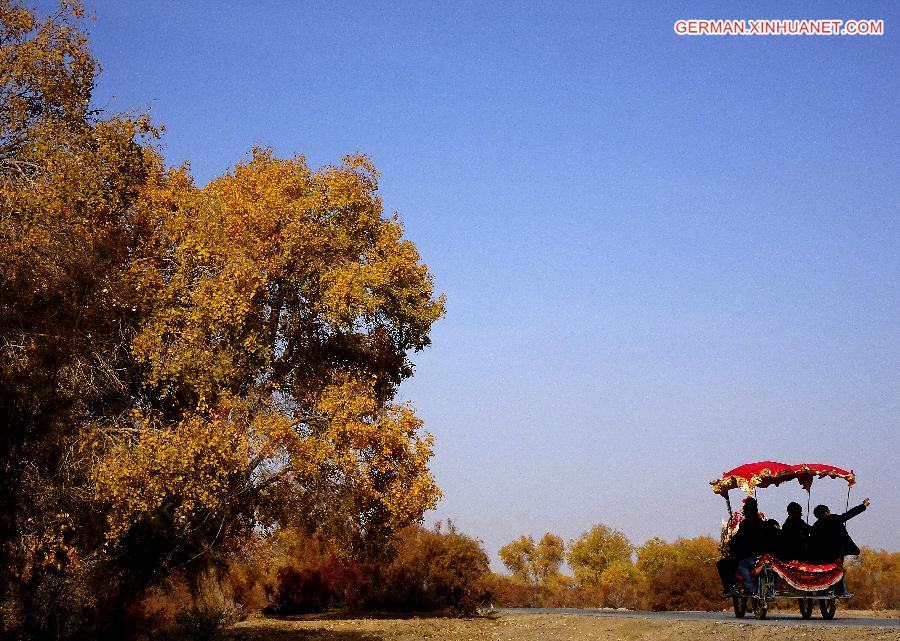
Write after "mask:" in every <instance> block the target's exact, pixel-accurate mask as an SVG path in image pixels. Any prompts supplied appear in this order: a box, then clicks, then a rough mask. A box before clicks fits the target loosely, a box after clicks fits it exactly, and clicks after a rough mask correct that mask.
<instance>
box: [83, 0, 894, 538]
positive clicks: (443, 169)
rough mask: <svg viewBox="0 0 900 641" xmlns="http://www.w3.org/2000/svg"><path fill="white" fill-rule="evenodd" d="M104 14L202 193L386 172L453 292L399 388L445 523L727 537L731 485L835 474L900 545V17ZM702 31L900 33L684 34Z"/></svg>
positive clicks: (115, 77)
mask: <svg viewBox="0 0 900 641" xmlns="http://www.w3.org/2000/svg"><path fill="white" fill-rule="evenodd" d="M88 7H89V8H90V9H91V10H92V11H93V12H94V13H95V15H96V22H94V23H93V24H92V26H91V33H92V43H93V48H94V51H95V54H96V55H97V57H98V58H99V59H100V61H101V63H102V65H103V74H102V76H101V77H100V80H99V82H98V87H97V92H96V100H97V103H98V104H99V105H100V106H103V107H105V108H107V109H109V110H112V111H117V110H128V109H148V108H149V109H150V112H151V114H152V115H153V117H154V118H155V119H156V120H157V121H158V122H160V123H163V124H164V125H165V126H166V133H165V136H164V140H163V148H164V151H165V154H166V158H167V160H168V161H169V162H170V163H172V164H178V163H181V162H183V161H185V160H190V162H191V164H192V167H193V171H194V174H195V176H196V177H197V179H198V181H199V182H201V183H205V182H206V181H208V180H209V179H211V178H213V177H215V176H216V175H219V174H221V173H222V172H224V171H226V170H227V169H228V168H229V167H230V166H232V165H233V164H234V163H235V162H238V161H240V160H241V159H242V158H244V157H245V155H246V152H247V151H248V149H249V148H250V147H251V146H253V145H255V144H263V145H268V146H272V147H274V148H275V149H276V151H277V152H278V153H280V154H283V155H293V154H295V153H302V154H305V155H306V156H307V157H308V158H309V161H310V162H311V164H313V165H320V164H324V163H328V162H335V161H337V160H339V158H340V157H341V156H342V155H343V154H346V153H350V152H355V151H362V152H365V153H367V154H369V155H370V156H371V157H372V158H373V160H374V161H375V163H376V165H377V166H378V167H379V168H380V169H381V171H382V174H383V177H382V181H381V193H382V196H383V198H384V201H385V204H386V207H387V208H388V210H389V211H393V210H396V211H398V212H399V213H400V216H401V219H402V220H403V222H404V224H405V225H406V229H407V234H408V236H409V237H410V238H411V239H412V240H413V241H414V242H415V243H416V244H417V245H418V247H419V249H420V251H421V253H422V256H423V258H424V260H425V261H426V262H427V263H428V264H429V265H430V266H431V268H432V270H433V273H434V276H435V280H436V283H437V286H438V288H439V289H440V291H442V292H444V293H446V295H447V299H448V304H447V310H448V311H447V316H446V318H445V319H444V320H442V321H441V322H439V323H438V324H437V325H436V326H435V328H434V331H433V334H432V338H433V346H432V347H431V348H430V349H429V350H428V351H426V352H424V353H422V354H419V355H417V356H416V357H415V360H416V363H417V373H416V376H415V378H414V379H412V380H411V381H409V382H408V383H405V384H404V386H403V387H402V390H401V391H402V395H403V396H404V397H405V398H409V399H411V400H412V401H413V402H414V403H415V405H416V406H417V408H418V410H419V413H420V414H421V416H422V417H423V418H425V420H426V421H427V425H428V428H429V429H430V430H431V431H432V432H433V433H434V434H435V436H436V438H437V454H436V457H435V460H434V464H433V469H434V471H435V474H436V475H437V478H438V481H439V483H440V485H441V486H442V488H443V489H444V492H445V495H446V497H445V499H444V501H443V503H442V504H441V507H440V508H439V509H438V510H437V512H436V513H434V514H432V515H430V516H429V519H430V520H433V519H435V518H446V517H450V518H453V519H454V520H455V521H456V522H457V524H458V525H459V526H460V528H461V529H462V530H464V531H466V532H469V533H471V534H474V535H476V536H478V537H480V538H482V539H483V540H484V542H485V545H486V547H487V548H488V550H489V551H490V552H491V553H493V552H495V551H496V549H497V548H499V547H500V546H501V545H502V544H504V543H505V542H507V541H509V540H511V539H513V538H515V537H517V536H519V535H521V534H523V533H531V534H534V535H535V536H540V535H541V534H543V532H545V531H547V530H550V531H554V532H556V533H559V534H561V535H563V536H564V537H566V538H570V537H573V536H575V535H577V534H578V533H579V532H580V531H583V530H586V529H588V528H589V527H590V526H591V525H593V524H594V523H597V522H603V523H606V524H607V525H610V526H613V527H617V528H619V529H621V530H623V531H624V532H625V533H626V534H628V536H629V537H630V538H631V539H632V541H634V542H636V543H640V542H642V541H643V540H645V539H646V538H648V537H650V536H653V535H660V536H663V537H665V538H669V539H672V538H675V537H677V536H696V535H698V534H715V533H717V531H718V525H719V519H720V518H721V517H722V515H723V513H724V502H723V501H722V500H721V499H720V498H718V497H716V496H715V495H713V494H712V492H711V491H710V490H709V487H708V485H707V482H708V481H709V480H710V479H712V478H714V477H716V476H718V475H719V474H720V473H721V472H722V471H724V470H726V469H729V468H731V467H734V466H736V465H739V464H741V463H744V462H749V461H753V460H759V459H775V460H783V461H785V462H802V461H821V462H828V463H832V464H836V465H841V466H844V467H850V468H854V469H855V470H856V471H857V473H858V474H859V477H860V483H859V487H858V489H857V490H855V491H854V498H855V499H859V500H861V499H862V498H864V496H871V497H872V500H873V505H872V508H871V509H870V511H869V512H867V513H866V514H865V515H863V516H861V517H859V518H858V519H857V520H856V522H855V523H853V527H852V528H851V530H852V533H853V534H854V536H855V537H856V538H857V540H858V542H860V543H861V544H867V545H873V546H876V547H886V548H889V549H893V550H900V534H898V532H900V517H898V516H897V515H898V514H900V497H898V494H897V492H896V491H894V488H895V486H896V483H897V481H896V477H895V474H896V470H895V468H896V466H897V463H898V454H897V452H898V451H900V215H898V213H900V212H898V205H900V181H898V176H900V127H898V122H900V80H898V78H900V74H898V62H900V40H898V35H897V29H898V28H900V9H898V5H897V4H895V3H887V2H885V3H862V2H860V3H853V4H849V5H839V4H833V3H826V2H822V3H816V4H815V6H812V5H809V4H806V3H785V2H778V3H767V2H753V3H728V4H727V5H723V4H722V3H718V2H717V3H707V4H703V3H691V4H690V5H689V7H690V8H689V9H682V8H679V7H678V6H677V5H676V4H672V5H670V6H664V5H663V4H662V3H624V2H622V3H599V2H586V3H537V2H530V3H478V2H452V3H450V2H444V3H435V4H430V3H421V2H409V3H397V4H393V5H390V6H389V5H388V4H387V3H384V4H383V6H378V4H377V3H349V2H348V3H332V2H311V3H305V2H199V1H198V2H190V3H186V2H121V1H116V2H113V1H111V0H89V2H88ZM679 18H747V19H752V18H842V19H851V18H881V19H884V20H885V31H886V35H884V36H883V37H869V38H859V37H857V38H851V37H834V38H800V37H797V38H787V37H782V38H776V37H770V38H745V39H742V38H686V37H679V36H677V35H675V33H674V31H673V23H674V22H675V20H677V19H679ZM839 485H840V484H839V482H837V481H828V480H826V481H822V482H819V483H818V484H817V485H816V487H815V488H814V494H813V503H814V504H815V503H817V502H831V503H832V504H833V505H837V504H840V505H841V506H842V505H843V502H844V500H845V494H844V492H845V489H844V488H842V487H839ZM795 495H796V496H795ZM767 497H768V495H762V494H761V499H762V500H761V506H762V509H764V510H766V511H768V512H770V513H772V514H774V515H780V514H781V513H782V511H783V506H784V504H785V503H786V502H787V501H788V500H791V499H792V498H800V499H802V502H803V503H804V504H805V498H804V497H803V496H801V495H800V491H799V490H796V491H795V492H794V493H793V494H792V493H791V492H790V491H789V490H785V489H779V490H777V491H774V492H771V499H769V503H768V504H767Z"/></svg>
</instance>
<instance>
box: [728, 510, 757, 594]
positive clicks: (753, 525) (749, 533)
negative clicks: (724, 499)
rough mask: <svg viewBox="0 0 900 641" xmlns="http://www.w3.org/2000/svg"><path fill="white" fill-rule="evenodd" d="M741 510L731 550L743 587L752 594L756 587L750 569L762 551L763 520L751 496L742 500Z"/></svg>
mask: <svg viewBox="0 0 900 641" xmlns="http://www.w3.org/2000/svg"><path fill="white" fill-rule="evenodd" d="M743 512H744V520H743V521H741V524H740V525H739V526H738V531H737V532H736V533H735V535H734V538H732V539H731V551H732V554H733V555H734V558H736V559H737V561H738V564H737V566H738V572H739V573H740V575H741V579H743V582H744V589H745V590H746V591H747V592H749V593H750V594H753V593H755V592H756V591H757V588H756V582H755V581H754V579H753V577H752V575H751V574H750V570H751V568H753V566H754V565H756V557H758V556H759V555H760V554H762V553H763V551H764V550H763V548H764V533H763V531H762V530H763V520H762V519H761V518H760V516H759V506H758V505H757V503H756V499H755V498H753V497H752V496H751V497H749V498H747V500H745V501H744V509H743Z"/></svg>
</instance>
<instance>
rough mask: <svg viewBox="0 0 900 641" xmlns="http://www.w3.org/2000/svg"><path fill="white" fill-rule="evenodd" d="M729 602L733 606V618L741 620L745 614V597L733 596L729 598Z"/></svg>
mask: <svg viewBox="0 0 900 641" xmlns="http://www.w3.org/2000/svg"><path fill="white" fill-rule="evenodd" d="M731 602H732V603H733V604H734V616H736V617H737V618H738V619H743V618H744V615H745V614H747V597H743V596H738V595H736V594H735V595H734V596H733V597H731Z"/></svg>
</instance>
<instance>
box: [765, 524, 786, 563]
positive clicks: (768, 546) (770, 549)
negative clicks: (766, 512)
mask: <svg viewBox="0 0 900 641" xmlns="http://www.w3.org/2000/svg"><path fill="white" fill-rule="evenodd" d="M761 535H762V541H761V543H760V553H761V554H771V555H772V556H776V557H777V556H778V555H779V554H780V553H781V548H782V541H781V524H780V523H779V522H778V521H777V520H775V519H768V520H766V521H763V527H762V530H761Z"/></svg>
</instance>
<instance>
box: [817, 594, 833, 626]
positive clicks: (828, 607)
mask: <svg viewBox="0 0 900 641" xmlns="http://www.w3.org/2000/svg"><path fill="white" fill-rule="evenodd" d="M819 610H821V611H822V618H823V619H825V620H826V621H828V620H829V619H833V618H834V611H835V610H837V601H836V600H835V599H823V600H821V601H819Z"/></svg>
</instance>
